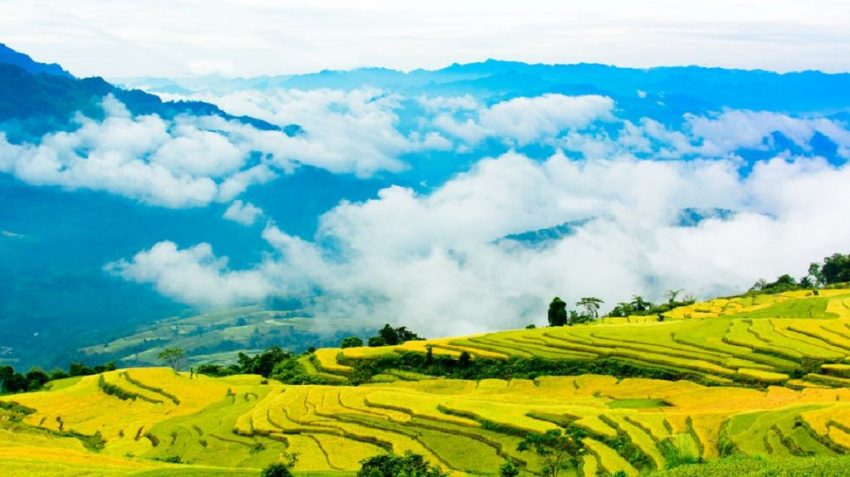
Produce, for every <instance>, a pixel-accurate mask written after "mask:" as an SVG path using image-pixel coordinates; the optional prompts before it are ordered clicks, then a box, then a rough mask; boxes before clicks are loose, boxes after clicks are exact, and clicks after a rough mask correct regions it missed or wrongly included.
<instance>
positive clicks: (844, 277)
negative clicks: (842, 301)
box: [820, 253, 850, 285]
mask: <svg viewBox="0 0 850 477" xmlns="http://www.w3.org/2000/svg"><path fill="white" fill-rule="evenodd" d="M820 274H821V277H822V278H823V284H824V285H832V284H833V283H844V282H850V255H842V254H840V253H836V254H833V255H832V256H831V257H826V258H824V259H823V266H821V268H820Z"/></svg>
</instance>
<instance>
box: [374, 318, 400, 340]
mask: <svg viewBox="0 0 850 477" xmlns="http://www.w3.org/2000/svg"><path fill="white" fill-rule="evenodd" d="M378 336H380V337H381V338H383V339H384V343H386V344H387V346H395V345H397V344H399V338H398V330H396V329H395V328H393V327H392V326H390V325H389V323H387V324H386V325H384V327H383V328H381V330H380V331H378Z"/></svg>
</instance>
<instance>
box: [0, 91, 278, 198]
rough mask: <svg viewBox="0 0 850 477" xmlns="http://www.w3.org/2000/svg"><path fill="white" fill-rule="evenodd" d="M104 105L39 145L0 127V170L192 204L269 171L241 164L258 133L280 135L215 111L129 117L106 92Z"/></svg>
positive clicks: (32, 180) (41, 181) (44, 181)
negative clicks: (12, 137) (98, 115)
mask: <svg viewBox="0 0 850 477" xmlns="http://www.w3.org/2000/svg"><path fill="white" fill-rule="evenodd" d="M104 110H105V112H106V113H108V115H107V117H106V118H105V119H104V120H103V121H100V122H98V121H95V120H92V119H89V118H85V117H78V118H77V119H76V122H77V126H78V127H77V128H76V129H75V130H73V131H71V132H58V133H50V134H47V135H45V136H44V137H43V138H42V139H41V141H40V142H39V143H38V144H27V143H25V144H10V143H8V142H7V141H6V138H5V136H3V135H2V134H0V149H2V151H3V154H2V155H1V156H0V172H5V173H9V174H13V175H14V176H16V177H17V178H18V179H20V180H22V181H24V182H27V183H29V184H33V185H58V186H62V187H65V188H68V189H91V190H98V191H105V192H109V193H112V194H116V195H120V196H123V197H128V198H131V199H135V200H139V201H141V202H144V203H147V204H152V205H158V206H164V207H174V208H179V207H197V206H204V205H207V204H209V203H211V202H215V201H227V200H230V199H232V198H233V197H234V196H235V195H237V194H239V193H241V192H242V191H243V190H244V189H245V188H247V187H248V186H250V185H252V184H256V183H262V182H265V181H268V180H269V179H271V178H273V177H274V175H275V173H274V172H273V171H272V170H271V169H270V168H269V167H268V166H266V165H264V164H260V165H257V166H252V167H249V168H246V165H247V164H248V162H249V159H250V158H251V155H252V153H253V151H255V150H257V149H256V147H257V144H256V143H257V140H256V138H257V137H266V138H268V137H276V138H277V139H278V140H281V139H282V138H285V137H286V135H284V134H283V133H281V132H267V131H266V132H260V131H257V130H255V129H253V128H251V127H249V126H245V125H241V124H237V123H234V122H229V121H225V120H223V119H221V118H212V117H210V118H204V117H200V118H199V117H192V116H178V117H177V118H175V119H174V120H172V121H167V120H164V119H162V118H160V117H158V116H156V115H149V116H139V117H131V116H130V115H129V113H127V111H126V109H125V108H124V106H123V105H122V104H120V103H119V102H118V101H116V100H115V99H113V98H112V97H107V98H106V99H105V100H104ZM267 142H271V141H268V140H267ZM260 150H262V149H260ZM268 154H269V158H270V160H273V162H274V163H275V165H276V168H277V169H279V170H284V171H285V170H286V168H287V167H286V163H285V160H284V159H282V158H276V157H275V156H274V152H269V153H268ZM291 169H292V165H289V170H291Z"/></svg>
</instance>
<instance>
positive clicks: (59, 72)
mask: <svg viewBox="0 0 850 477" xmlns="http://www.w3.org/2000/svg"><path fill="white" fill-rule="evenodd" d="M0 63H4V64H7V65H14V66H17V67H18V68H21V69H22V70H24V71H26V72H27V73H30V74H33V75H37V74H40V73H44V74H47V75H54V76H66V77H71V73H68V72H67V71H65V70H64V69H63V68H62V67H61V66H59V65H57V64H55V63H53V64H46V63H39V62H37V61H35V60H33V59H32V58H30V57H29V56H28V55H25V54H23V53H19V52H17V51H15V50H13V49H11V48H9V47H8V46H6V45H4V44H3V43H0Z"/></svg>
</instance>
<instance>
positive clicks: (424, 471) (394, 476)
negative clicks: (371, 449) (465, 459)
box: [357, 451, 449, 477]
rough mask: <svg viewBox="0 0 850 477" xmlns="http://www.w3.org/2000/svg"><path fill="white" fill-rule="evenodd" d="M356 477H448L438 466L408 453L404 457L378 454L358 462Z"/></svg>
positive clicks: (417, 455)
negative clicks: (358, 467) (358, 468)
mask: <svg viewBox="0 0 850 477" xmlns="http://www.w3.org/2000/svg"><path fill="white" fill-rule="evenodd" d="M360 465H361V467H360V470H359V471H357V477H401V476H404V477H448V475H449V474H447V473H445V472H443V469H441V468H440V467H439V466H435V465H432V464H431V463H430V462H428V461H426V460H425V458H424V457H422V456H421V455H419V454H414V453H412V452H410V451H407V452H405V453H404V456H398V455H395V454H379V455H376V456H373V457H370V458H368V459H365V460H362V461H360Z"/></svg>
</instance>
